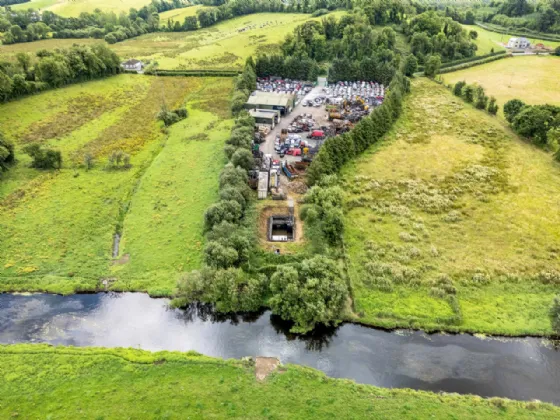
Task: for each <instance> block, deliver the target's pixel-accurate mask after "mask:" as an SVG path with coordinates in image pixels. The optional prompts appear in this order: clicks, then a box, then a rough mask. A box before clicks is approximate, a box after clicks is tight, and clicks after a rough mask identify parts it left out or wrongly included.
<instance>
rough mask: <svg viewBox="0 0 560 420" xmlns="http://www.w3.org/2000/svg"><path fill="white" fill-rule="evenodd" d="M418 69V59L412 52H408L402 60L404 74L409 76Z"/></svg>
mask: <svg viewBox="0 0 560 420" xmlns="http://www.w3.org/2000/svg"><path fill="white" fill-rule="evenodd" d="M416 70H418V59H417V58H416V56H414V55H413V54H409V55H408V57H406V60H405V62H404V74H405V75H406V76H408V77H411V76H412V75H413V74H414V73H416Z"/></svg>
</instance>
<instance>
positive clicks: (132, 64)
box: [121, 58, 144, 71]
mask: <svg viewBox="0 0 560 420" xmlns="http://www.w3.org/2000/svg"><path fill="white" fill-rule="evenodd" d="M121 67H122V68H123V69H125V70H131V71H142V69H143V68H144V63H143V62H142V61H140V60H136V59H134V58H133V59H131V60H128V61H125V62H124V63H121Z"/></svg>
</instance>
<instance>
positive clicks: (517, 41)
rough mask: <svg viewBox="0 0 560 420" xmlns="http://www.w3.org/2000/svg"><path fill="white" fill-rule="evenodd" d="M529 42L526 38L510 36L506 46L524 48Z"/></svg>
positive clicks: (529, 44)
mask: <svg viewBox="0 0 560 420" xmlns="http://www.w3.org/2000/svg"><path fill="white" fill-rule="evenodd" d="M530 46H531V43H530V42H529V40H528V39H527V38H523V37H520V38H510V39H509V41H508V44H507V47H508V48H520V49H522V50H524V49H525V48H529V47H530Z"/></svg>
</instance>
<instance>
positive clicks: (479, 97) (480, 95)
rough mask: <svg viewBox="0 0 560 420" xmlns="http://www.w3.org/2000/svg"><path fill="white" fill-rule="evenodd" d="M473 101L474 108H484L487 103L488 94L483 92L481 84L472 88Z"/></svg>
mask: <svg viewBox="0 0 560 420" xmlns="http://www.w3.org/2000/svg"><path fill="white" fill-rule="evenodd" d="M474 95H475V101H474V106H475V108H476V109H486V105H488V96H486V93H484V88H483V87H482V86H477V87H476V88H475V90H474Z"/></svg>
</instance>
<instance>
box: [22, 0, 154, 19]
mask: <svg viewBox="0 0 560 420" xmlns="http://www.w3.org/2000/svg"><path fill="white" fill-rule="evenodd" d="M150 1H151V0H31V1H30V2H29V3H22V4H18V5H16V6H12V7H13V8H14V9H15V10H18V9H19V10H21V9H24V10H26V9H29V8H33V9H40V10H42V11H44V10H49V11H51V12H54V13H57V14H59V15H61V16H68V17H77V16H79V15H80V13H82V12H90V13H91V12H93V11H94V10H95V9H101V10H103V11H104V12H109V11H113V12H115V13H119V12H128V11H129V10H130V8H131V7H135V8H136V9H139V8H141V7H143V6H146V5H147V4H149V3H150Z"/></svg>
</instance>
